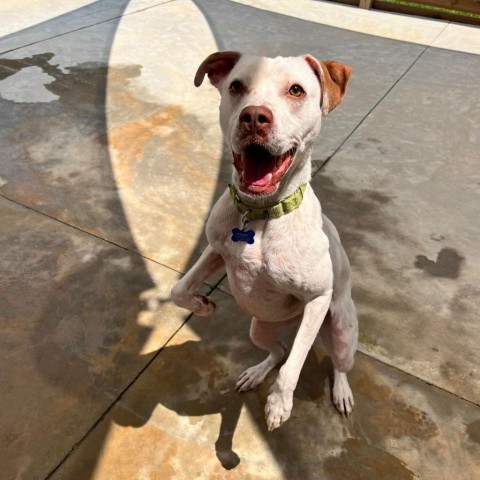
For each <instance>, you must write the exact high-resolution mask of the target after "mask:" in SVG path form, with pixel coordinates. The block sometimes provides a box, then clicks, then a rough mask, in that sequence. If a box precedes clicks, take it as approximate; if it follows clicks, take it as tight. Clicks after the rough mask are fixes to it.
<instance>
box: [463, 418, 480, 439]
mask: <svg viewBox="0 0 480 480" xmlns="http://www.w3.org/2000/svg"><path fill="white" fill-rule="evenodd" d="M466 429H467V434H468V438H469V439H470V440H471V441H472V442H474V443H477V444H478V445H480V420H476V421H475V422H472V423H470V424H468V425H467V426H466Z"/></svg>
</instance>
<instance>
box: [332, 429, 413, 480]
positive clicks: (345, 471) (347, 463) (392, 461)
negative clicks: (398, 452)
mask: <svg viewBox="0 0 480 480" xmlns="http://www.w3.org/2000/svg"><path fill="white" fill-rule="evenodd" d="M342 448H343V451H342V453H341V454H340V455H339V456H331V457H330V458H328V459H327V460H326V461H325V464H324V471H325V474H326V476H327V478H328V479H332V480H338V479H345V480H413V479H414V478H415V474H414V473H413V472H412V471H411V470H409V469H408V468H407V467H406V465H405V464H404V463H403V462H402V461H401V460H399V459H398V458H396V457H394V456H393V455H391V454H389V453H387V452H385V451H383V450H381V449H379V448H376V447H374V446H372V445H368V444H367V443H366V442H364V441H362V440H358V439H355V438H349V439H347V440H345V442H344V443H343V445H342Z"/></svg>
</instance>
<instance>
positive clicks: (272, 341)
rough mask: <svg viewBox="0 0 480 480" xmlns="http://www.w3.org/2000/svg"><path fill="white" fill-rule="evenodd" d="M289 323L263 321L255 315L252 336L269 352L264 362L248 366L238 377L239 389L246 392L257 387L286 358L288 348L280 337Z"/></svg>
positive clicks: (256, 342)
mask: <svg viewBox="0 0 480 480" xmlns="http://www.w3.org/2000/svg"><path fill="white" fill-rule="evenodd" d="M288 323H291V321H287V322H261V321H259V320H257V319H256V318H255V317H253V318H252V324H251V326H250V338H251V340H252V342H253V343H254V344H255V345H256V346H257V347H258V348H261V349H262V350H267V351H268V352H269V353H268V357H267V358H266V359H265V360H264V361H263V362H260V363H259V364H258V365H254V366H253V367H250V368H248V369H247V370H245V371H244V372H243V373H242V374H241V375H240V376H239V377H238V381H237V384H236V387H235V389H236V390H237V391H239V392H245V391H247V390H251V389H252V388H255V387H256V386H257V385H259V384H260V383H262V382H263V380H264V379H265V377H266V376H267V374H268V373H269V372H270V371H271V370H273V368H275V367H276V366H277V365H278V364H279V363H280V362H281V361H282V360H283V359H284V357H285V355H286V353H287V351H288V348H287V346H286V345H285V344H284V343H283V342H282V341H281V340H280V339H279V337H280V332H281V330H282V328H283V327H284V326H285V325H286V324H288Z"/></svg>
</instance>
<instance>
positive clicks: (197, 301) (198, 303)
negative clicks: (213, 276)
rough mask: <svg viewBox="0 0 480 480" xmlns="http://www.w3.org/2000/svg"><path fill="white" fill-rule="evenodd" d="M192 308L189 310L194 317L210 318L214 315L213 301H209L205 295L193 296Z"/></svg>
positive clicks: (214, 306)
mask: <svg viewBox="0 0 480 480" xmlns="http://www.w3.org/2000/svg"><path fill="white" fill-rule="evenodd" d="M193 301H194V307H193V308H192V309H191V310H192V312H193V313H195V315H200V316H201V317H210V316H211V315H213V314H214V313H215V309H216V308H217V306H216V305H215V302H214V301H213V300H210V299H209V298H208V297H206V296H205V295H194V296H193Z"/></svg>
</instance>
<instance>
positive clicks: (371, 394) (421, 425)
mask: <svg viewBox="0 0 480 480" xmlns="http://www.w3.org/2000/svg"><path fill="white" fill-rule="evenodd" d="M376 376H377V371H376V369H374V368H373V367H372V366H371V365H365V367H364V369H363V370H362V371H359V372H357V373H356V376H355V383H354V391H355V394H356V395H357V399H358V401H357V402H356V406H355V409H356V410H355V415H354V416H353V431H354V432H355V433H356V434H357V436H358V437H359V438H363V439H365V440H367V441H369V442H371V443H374V444H377V443H379V442H382V441H384V440H385V439H386V438H395V439H401V438H405V437H411V438H415V439H419V440H422V441H427V440H429V439H431V438H433V437H435V436H436V435H438V428H437V426H436V425H435V423H434V422H433V420H432V419H431V418H430V416H429V415H428V414H427V412H425V411H422V410H419V409H418V408H416V407H414V406H413V405H411V404H408V403H406V402H405V401H404V400H402V397H401V396H399V395H398V391H396V390H395V389H394V388H391V387H390V386H387V385H385V384H383V385H382V384H379V383H378V382H376V381H375V378H376Z"/></svg>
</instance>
